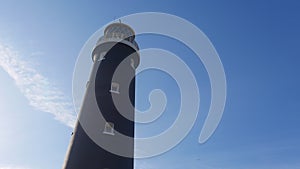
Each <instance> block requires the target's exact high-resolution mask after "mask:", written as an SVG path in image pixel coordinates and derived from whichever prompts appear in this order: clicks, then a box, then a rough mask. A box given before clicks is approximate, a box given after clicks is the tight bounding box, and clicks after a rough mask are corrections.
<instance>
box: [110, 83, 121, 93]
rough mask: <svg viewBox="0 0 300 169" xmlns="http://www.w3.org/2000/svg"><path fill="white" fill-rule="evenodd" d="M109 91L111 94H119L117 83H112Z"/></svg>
mask: <svg viewBox="0 0 300 169" xmlns="http://www.w3.org/2000/svg"><path fill="white" fill-rule="evenodd" d="M109 91H110V92H111V93H116V94H120V84H119V83H117V82H112V83H111V86H110V90H109Z"/></svg>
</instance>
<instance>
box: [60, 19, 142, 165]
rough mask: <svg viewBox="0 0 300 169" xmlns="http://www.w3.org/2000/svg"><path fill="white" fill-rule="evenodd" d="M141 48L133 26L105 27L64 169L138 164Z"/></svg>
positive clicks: (95, 49) (111, 25)
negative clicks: (137, 81) (137, 84)
mask: <svg viewBox="0 0 300 169" xmlns="http://www.w3.org/2000/svg"><path fill="white" fill-rule="evenodd" d="M138 50H139V47H138V45H137V43H136V41H135V33H134V31H133V29H132V28H131V27H130V26H128V25H126V24H124V23H112V24H110V25H108V26H107V27H106V28H105V30H104V34H103V36H102V37H100V38H99V40H98V42H97V43H96V44H95V47H94V49H93V51H92V54H91V56H92V60H93V67H92V70H91V74H90V78H89V81H88V82H87V86H86V91H85V96H84V99H83V103H82V106H81V109H80V113H79V116H78V121H77V123H76V126H75V130H74V132H73V135H72V138H71V142H70V145H69V149H68V152H67V155H66V159H65V162H64V164H63V169H120V168H121V169H133V168H134V161H133V160H134V113H135V112H134V105H135V70H136V68H137V66H138V64H139V53H138ZM118 152H121V153H118Z"/></svg>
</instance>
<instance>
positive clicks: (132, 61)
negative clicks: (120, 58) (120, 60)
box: [130, 58, 135, 69]
mask: <svg viewBox="0 0 300 169" xmlns="http://www.w3.org/2000/svg"><path fill="white" fill-rule="evenodd" d="M130 66H131V67H132V68H134V69H135V66H134V59H132V58H131V59H130Z"/></svg>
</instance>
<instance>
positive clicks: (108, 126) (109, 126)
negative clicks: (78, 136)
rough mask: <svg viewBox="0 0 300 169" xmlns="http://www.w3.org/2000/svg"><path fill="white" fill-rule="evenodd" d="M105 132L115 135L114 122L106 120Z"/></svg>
mask: <svg viewBox="0 0 300 169" xmlns="http://www.w3.org/2000/svg"><path fill="white" fill-rule="evenodd" d="M103 134H108V135H115V133H114V123H112V122H106V123H105V126H104V131H103Z"/></svg>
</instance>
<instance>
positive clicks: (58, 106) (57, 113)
mask: <svg viewBox="0 0 300 169" xmlns="http://www.w3.org/2000/svg"><path fill="white" fill-rule="evenodd" d="M0 67H2V68H3V69H4V70H5V71H6V72H7V73H8V74H9V76H10V77H11V78H12V79H13V80H14V81H15V83H16V85H17V87H18V88H19V89H20V91H21V92H22V93H23V94H24V96H25V97H26V98H27V99H28V101H29V104H30V105H31V106H32V107H34V108H35V109H37V110H39V111H43V112H48V113H51V114H53V115H54V117H55V119H56V120H58V121H60V122H62V123H63V124H65V125H67V126H69V127H74V124H75V120H76V116H75V113H74V108H73V104H72V101H71V99H70V98H67V97H66V96H65V95H64V93H63V92H62V91H61V90H59V89H58V88H57V87H56V86H55V85H54V84H52V83H50V81H49V80H48V79H47V78H46V77H44V76H43V75H41V74H40V73H39V72H38V71H37V70H36V69H34V68H33V66H32V64H30V62H28V61H25V60H24V59H23V60H22V59H21V58H20V56H19V54H18V53H17V52H16V51H14V50H13V49H12V48H10V47H8V46H5V45H1V44H0ZM0 169H3V168H0ZM5 169H6V168H5Z"/></svg>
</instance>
